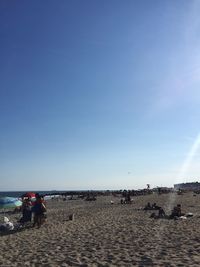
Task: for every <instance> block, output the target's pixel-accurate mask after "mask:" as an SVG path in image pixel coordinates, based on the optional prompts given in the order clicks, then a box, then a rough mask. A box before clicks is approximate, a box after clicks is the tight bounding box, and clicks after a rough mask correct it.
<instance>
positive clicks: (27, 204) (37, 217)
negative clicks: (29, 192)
mask: <svg viewBox="0 0 200 267" xmlns="http://www.w3.org/2000/svg"><path fill="white" fill-rule="evenodd" d="M46 211H47V209H46V205H45V202H44V198H43V197H42V196H40V195H39V194H38V193H36V194H35V201H32V200H31V199H30V198H24V199H23V204H22V217H21V219H20V220H19V222H20V223H21V224H22V225H24V224H25V223H28V222H31V221H32V217H33V227H35V226H37V227H40V226H41V225H42V224H43V223H44V222H45V219H46V214H45V213H46ZM32 215H33V216H32Z"/></svg>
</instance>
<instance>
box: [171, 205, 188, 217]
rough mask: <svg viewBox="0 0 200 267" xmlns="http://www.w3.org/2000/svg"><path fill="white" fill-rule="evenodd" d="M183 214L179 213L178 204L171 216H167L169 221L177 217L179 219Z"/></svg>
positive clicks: (179, 207) (179, 206)
mask: <svg viewBox="0 0 200 267" xmlns="http://www.w3.org/2000/svg"><path fill="white" fill-rule="evenodd" d="M184 215H185V214H184V213H182V211H181V204H178V205H177V206H175V207H174V208H173V210H172V213H171V215H170V216H169V217H170V219H175V218H177V217H181V216H184Z"/></svg>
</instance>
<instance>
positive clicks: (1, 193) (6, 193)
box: [0, 190, 67, 198]
mask: <svg viewBox="0 0 200 267" xmlns="http://www.w3.org/2000/svg"><path fill="white" fill-rule="evenodd" d="M27 192H31V191H0V197H16V198H18V197H21V196H22V195H23V194H25V193H27ZM63 192H67V191H56V190H55V191H34V193H39V194H40V195H57V194H60V193H63Z"/></svg>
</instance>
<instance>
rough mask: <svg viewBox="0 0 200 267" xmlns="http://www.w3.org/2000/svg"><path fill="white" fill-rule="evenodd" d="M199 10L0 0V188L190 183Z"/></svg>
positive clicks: (199, 107)
mask: <svg viewBox="0 0 200 267" xmlns="http://www.w3.org/2000/svg"><path fill="white" fill-rule="evenodd" d="M199 14H200V2H199V1H198V0H197V1H193V0H190V1H188V0H182V1H174V0H171V1H160V0H152V1H149V0H142V1H141V0H138V1H133V0H126V1H124V0H84V1H82V0H70V1H69V0H60V1H56V0H54V1H52V0H48V1H39V0H35V1H7V0H5V1H4V0H2V1H0V40H1V41H0V182H1V190H26V189H33V190H36V189H37V190H39V189H40V190H44V189H47V190H51V189H122V188H143V187H145V186H146V184H147V183H150V184H151V185H152V186H156V185H159V186H160V185H163V186H171V185H173V183H175V182H179V181H186V180H195V181H196V180H199V179H200V168H199V166H198V162H199V158H200V157H199V152H198V147H199V143H198V140H197V139H198V134H199V131H200V129H199V125H200V124H199V120H200V50H199V47H200V17H199ZM195 141H196V142H197V146H196V148H195V151H193V152H194V153H193V152H192V153H193V154H194V155H191V153H190V150H191V148H192V146H193V145H194V142H195ZM188 155H189V156H190V160H189V161H187V160H188ZM188 162H189V164H186V165H187V166H186V167H187V168H186V167H184V166H185V165H184V164H185V163H188ZM181 170H182V171H181ZM183 170H184V171H183Z"/></svg>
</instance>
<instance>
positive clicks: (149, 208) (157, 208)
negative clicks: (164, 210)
mask: <svg viewBox="0 0 200 267" xmlns="http://www.w3.org/2000/svg"><path fill="white" fill-rule="evenodd" d="M159 209H160V207H159V206H158V205H157V204H156V203H153V204H152V205H151V204H150V202H148V203H147V205H146V206H145V207H144V210H159Z"/></svg>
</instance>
